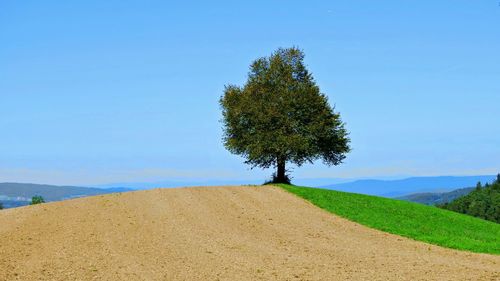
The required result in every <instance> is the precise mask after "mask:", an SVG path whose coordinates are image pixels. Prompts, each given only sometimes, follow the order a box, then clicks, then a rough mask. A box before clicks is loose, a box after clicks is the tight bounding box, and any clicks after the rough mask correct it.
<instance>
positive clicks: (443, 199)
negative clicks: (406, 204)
mask: <svg viewBox="0 0 500 281" xmlns="http://www.w3.org/2000/svg"><path fill="white" fill-rule="evenodd" d="M474 189H475V187H468V188H461V189H456V190H453V191H450V192H442V193H441V192H424V193H413V194H410V195H406V196H401V197H396V199H400V200H405V201H410V202H415V203H420V204H424V205H437V204H444V203H449V202H451V201H453V200H455V199H457V198H458V197H462V196H465V195H467V194H469V193H471V192H472V191H473V190H474Z"/></svg>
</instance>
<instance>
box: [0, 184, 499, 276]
mask: <svg viewBox="0 0 500 281" xmlns="http://www.w3.org/2000/svg"><path fill="white" fill-rule="evenodd" d="M0 280H9V281H10V280H500V256H494V255H486V254H473V253H468V252H461V251H455V250H450V249H444V248H441V247H437V246H432V245H429V244H425V243H421V242H416V241H412V240H409V239H405V238H401V237H399V236H396V235H391V234H387V233H383V232H380V231H377V230H373V229H369V228H367V227H364V226H361V225H359V224H356V223H353V222H350V221H348V220H345V219H342V218H339V217H336V216H334V215H331V214H329V213H327V212H325V211H323V210H321V209H319V208H317V207H315V206H313V205H311V204H309V203H308V202H306V201H304V200H302V199H300V198H298V197H295V196H294V195H292V194H289V193H287V192H285V191H283V190H281V189H279V188H275V187H199V188H182V189H156V190H149V191H139V192H130V193H123V194H112V195H104V196H97V197H89V198H82V199H76V200H69V201H65V202H57V203H50V204H44V205H37V206H30V207H24V208H18V209H9V210H3V211H0Z"/></svg>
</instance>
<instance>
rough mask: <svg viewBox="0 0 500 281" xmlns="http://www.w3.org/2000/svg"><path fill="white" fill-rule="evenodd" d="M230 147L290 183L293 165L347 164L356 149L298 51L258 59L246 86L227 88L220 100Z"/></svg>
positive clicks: (281, 52) (252, 163)
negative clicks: (289, 166) (288, 167)
mask: <svg viewBox="0 0 500 281" xmlns="http://www.w3.org/2000/svg"><path fill="white" fill-rule="evenodd" d="M220 104H221V107H222V115H223V120H222V122H223V129H224V137H223V141H224V145H225V147H226V148H227V149H228V150H229V151H230V152H231V153H234V154H237V155H241V156H243V157H244V158H246V161H245V163H246V164H249V165H251V166H252V168H254V167H260V168H269V167H275V168H276V173H275V174H274V176H273V182H275V183H289V182H290V178H289V176H288V175H287V174H286V172H287V170H286V164H287V162H290V163H294V164H296V165H297V166H299V167H300V166H301V165H302V164H304V163H306V162H308V163H313V161H315V160H317V159H322V160H323V162H324V163H325V164H327V165H338V164H340V163H342V161H343V160H344V158H345V154H346V153H348V152H349V151H350V147H349V142H350V139H349V137H348V132H347V131H346V129H345V128H344V123H343V122H342V120H341V119H340V114H339V113H336V112H334V109H333V108H332V107H331V106H330V105H329V104H328V99H327V97H326V95H325V94H323V93H321V92H320V90H319V87H318V86H317V85H316V83H315V81H314V79H313V77H312V75H311V73H309V71H307V69H306V67H305V65H304V53H303V52H302V51H301V50H299V49H298V48H289V49H278V50H277V51H275V52H274V53H272V54H271V56H270V57H263V58H259V59H257V60H255V61H254V62H253V63H252V64H251V66H250V72H249V74H248V80H247V82H246V84H245V85H244V86H242V87H240V86H236V85H227V86H226V87H225V90H224V95H223V96H222V97H221V99H220Z"/></svg>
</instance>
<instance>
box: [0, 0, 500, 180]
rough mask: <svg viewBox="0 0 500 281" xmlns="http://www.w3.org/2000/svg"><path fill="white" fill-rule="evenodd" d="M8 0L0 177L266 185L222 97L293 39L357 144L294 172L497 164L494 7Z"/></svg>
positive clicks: (376, 172)
mask: <svg viewBox="0 0 500 281" xmlns="http://www.w3.org/2000/svg"><path fill="white" fill-rule="evenodd" d="M76 2H77V1H1V2H0V128H1V136H0V181H20V182H44V183H55V184H100V183H109V182H143V181H161V180H168V179H171V178H181V179H186V178H189V179H190V178H210V179H245V180H247V179H248V180H249V179H263V178H266V177H268V176H269V175H270V174H271V171H261V170H249V169H248V167H247V166H245V165H244V164H242V160H241V158H239V157H237V156H234V155H231V154H229V152H227V151H226V150H225V149H224V148H223V146H222V144H221V125H220V123H219V120H220V118H221V116H220V109H219V105H218V99H219V97H220V96H221V94H222V91H223V87H224V85H225V84H228V83H235V84H242V83H243V82H244V81H245V79H246V74H247V71H248V66H249V64H250V63H251V61H252V60H254V59H256V58H258V57H260V56H266V55H269V54H270V53H271V52H272V51H273V50H275V49H276V48H278V47H290V46H298V47H300V48H302V49H303V50H304V51H305V53H306V63H307V65H308V67H309V69H310V70H311V71H312V72H313V74H314V76H315V78H316V81H317V83H318V85H319V86H320V88H321V89H322V91H323V92H324V93H326V94H328V96H329V98H330V101H331V103H332V104H336V109H337V110H338V111H340V112H341V114H342V117H343V119H344V121H345V122H346V123H347V128H348V130H349V131H350V132H351V138H352V147H353V152H352V153H351V154H349V155H348V158H347V160H346V161H345V163H344V164H343V165H341V166H339V167H326V166H324V165H322V164H320V163H317V164H316V165H314V166H312V165H307V166H304V167H302V168H297V169H295V170H294V173H293V175H294V177H295V178H317V177H322V178H326V177H328V178H356V177H398V176H411V175H413V176H420V175H470V174H493V173H496V172H498V170H500V110H499V108H500V6H499V2H498V1H496V0H474V1H472V0H442V1H431V0H418V1H416V0H415V1H364V0H363V1H348V0H345V1H247V2H245V3H236V2H237V1H225V2H222V1H203V2H198V3H195V2H191V1H184V2H183V3H180V1H178V3H177V4H173V3H171V1H91V0H87V1H78V3H76Z"/></svg>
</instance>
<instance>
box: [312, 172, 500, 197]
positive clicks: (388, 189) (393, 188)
mask: <svg viewBox="0 0 500 281" xmlns="http://www.w3.org/2000/svg"><path fill="white" fill-rule="evenodd" d="M495 179H496V176H495V175H483V176H460V177H453V176H440V177H412V178H407V179H401V180H357V181H353V182H349V183H341V184H333V185H327V186H321V188H327V189H333V190H339V191H346V192H354V193H362V194H369V195H376V196H383V197H401V196H405V195H408V194H412V193H423V192H432V193H437V192H441V193H442V192H449V191H452V190H455V189H459V188H465V187H471V186H476V184H477V182H478V181H480V182H482V183H483V184H484V183H486V182H493V181H494V180H495Z"/></svg>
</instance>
